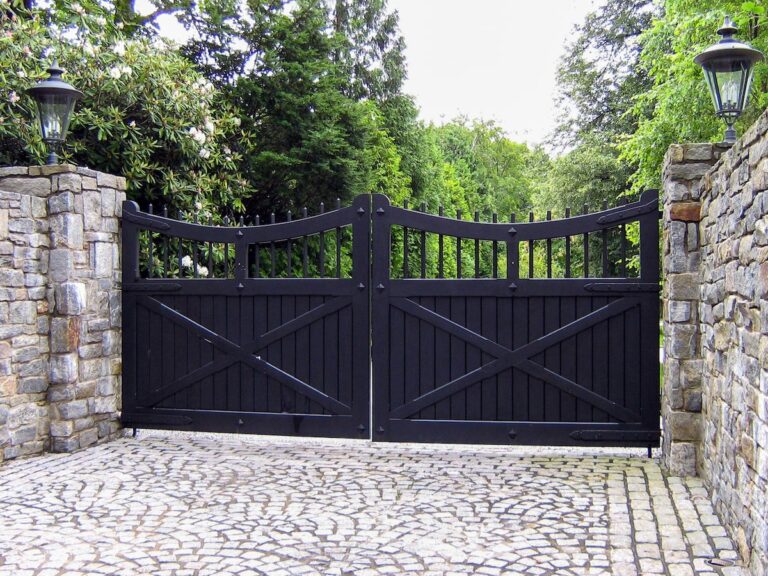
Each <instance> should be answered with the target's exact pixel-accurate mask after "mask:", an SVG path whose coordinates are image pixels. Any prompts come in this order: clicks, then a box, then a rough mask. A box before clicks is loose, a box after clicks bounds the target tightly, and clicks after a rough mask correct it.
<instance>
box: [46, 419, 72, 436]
mask: <svg viewBox="0 0 768 576" xmlns="http://www.w3.org/2000/svg"><path fill="white" fill-rule="evenodd" d="M74 431H75V427H74V424H73V422H72V421H71V420H54V421H53V422H51V436H55V437H59V438H60V437H66V436H72V434H73V433H74Z"/></svg>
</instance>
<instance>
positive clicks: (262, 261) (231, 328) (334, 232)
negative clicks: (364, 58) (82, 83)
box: [123, 197, 370, 437]
mask: <svg viewBox="0 0 768 576" xmlns="http://www.w3.org/2000/svg"><path fill="white" fill-rule="evenodd" d="M345 229H346V230H349V231H351V242H350V241H349V237H350V233H349V232H345V231H344V230H345ZM142 234H143V238H142V237H141V235H142ZM369 243H370V197H359V198H358V199H357V200H356V201H355V203H354V205H353V206H352V207H349V208H344V209H340V210H336V211H334V212H329V213H326V214H323V215H320V216H315V217H311V218H304V219H302V220H297V221H293V222H286V223H281V224H270V225H263V226H253V227H244V226H239V227H211V226H201V225H197V224H190V223H184V222H179V221H175V220H170V219H167V218H162V217H158V216H155V215H152V214H146V213H142V212H140V211H139V210H138V207H137V206H136V205H135V204H133V203H131V202H127V203H125V205H124V207H123V252H124V263H125V264H124V279H123V310H124V343H123V350H124V378H123V423H124V425H125V426H128V427H151V428H173V429H187V430H205V431H215V432H242V433H261V434H283V435H291V434H295V435H305V436H340V437H367V436H368V430H369V425H368V421H369V381H370V375H369V370H370V356H369V344H368V343H369V334H370V326H369V319H368V314H369V300H368V294H367V286H368V276H369V253H370V248H369ZM217 247H218V248H217ZM350 247H351V256H350V255H349V252H350V251H349V250H348V248H350ZM217 250H218V251H217ZM169 254H170V255H169ZM311 257H312V258H311ZM345 257H348V258H350V259H351V271H350V272H349V274H347V275H346V277H344V276H345V274H344V268H345V267H346V265H347V264H346V263H342V261H341V260H342V259H343V258H345ZM313 258H315V260H316V261H319V262H320V264H318V265H317V266H318V267H319V268H318V269H317V272H318V273H317V274H315V276H316V277H308V275H309V274H310V273H311V270H310V269H311V268H313V266H314V265H315V264H313V263H312V262H311V260H312V259H313ZM203 262H205V263H207V266H203V264H202V263H203ZM342 264H343V265H342ZM334 268H335V270H334ZM203 270H205V273H206V274H207V275H208V277H205V278H204V277H202V276H203V274H202V272H203ZM328 271H330V272H332V273H333V272H335V273H336V274H337V277H331V278H328V277H321V276H326V272H328ZM158 275H159V276H160V277H158ZM281 275H282V276H283V277H279V276H281ZM211 276H215V277H214V278H211ZM265 276H266V277H265ZM297 276H299V277H297Z"/></svg>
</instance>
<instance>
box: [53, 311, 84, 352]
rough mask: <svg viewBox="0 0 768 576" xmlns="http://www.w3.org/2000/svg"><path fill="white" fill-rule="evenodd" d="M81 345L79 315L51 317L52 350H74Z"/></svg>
mask: <svg viewBox="0 0 768 576" xmlns="http://www.w3.org/2000/svg"><path fill="white" fill-rule="evenodd" d="M79 345H80V318H79V317H77V316H70V317H61V318H52V319H51V336H50V346H51V352H54V353H57V354H60V353H62V352H74V351H76V350H77V348H78V346H79Z"/></svg>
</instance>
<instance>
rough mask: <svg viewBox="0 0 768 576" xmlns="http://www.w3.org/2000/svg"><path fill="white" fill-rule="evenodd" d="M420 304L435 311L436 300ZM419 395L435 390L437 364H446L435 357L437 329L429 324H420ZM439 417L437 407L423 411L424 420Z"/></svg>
mask: <svg viewBox="0 0 768 576" xmlns="http://www.w3.org/2000/svg"><path fill="white" fill-rule="evenodd" d="M420 304H421V305H422V306H424V307H425V308H427V309H429V310H435V299H434V298H421V299H420ZM418 359H419V375H418V390H419V395H423V394H426V393H427V392H431V391H432V390H434V389H435V376H436V374H435V373H436V368H437V364H439V363H444V361H443V359H442V358H438V357H436V356H435V328H434V326H432V325H431V324H430V323H429V322H424V321H423V320H422V321H420V322H419V356H418ZM436 415H437V407H436V406H434V405H433V406H429V407H428V408H426V409H424V410H422V411H421V417H422V418H430V419H434V418H435V417H436Z"/></svg>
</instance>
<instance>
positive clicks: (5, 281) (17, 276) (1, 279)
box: [0, 268, 24, 288]
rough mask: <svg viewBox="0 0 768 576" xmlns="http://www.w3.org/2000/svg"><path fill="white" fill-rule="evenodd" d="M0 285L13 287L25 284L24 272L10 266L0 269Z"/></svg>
mask: <svg viewBox="0 0 768 576" xmlns="http://www.w3.org/2000/svg"><path fill="white" fill-rule="evenodd" d="M0 286H8V287H12V288H14V287H17V288H18V287H22V286H24V272H22V271H21V270H13V269H8V268H2V269H0Z"/></svg>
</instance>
